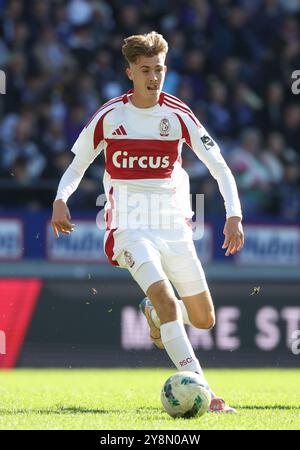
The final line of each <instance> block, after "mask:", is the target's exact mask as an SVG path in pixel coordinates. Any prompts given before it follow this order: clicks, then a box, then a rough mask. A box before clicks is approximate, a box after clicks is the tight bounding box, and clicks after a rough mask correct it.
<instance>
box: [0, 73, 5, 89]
mask: <svg viewBox="0 0 300 450" xmlns="http://www.w3.org/2000/svg"><path fill="white" fill-rule="evenodd" d="M0 94H6V75H5V72H4V71H3V70H0Z"/></svg>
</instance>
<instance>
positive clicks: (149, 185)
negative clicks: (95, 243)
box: [52, 31, 244, 412]
mask: <svg viewBox="0 0 300 450" xmlns="http://www.w3.org/2000/svg"><path fill="white" fill-rule="evenodd" d="M167 51H168V44H167V42H166V41H165V40H164V38H163V37H162V36H161V35H160V34H158V33H156V32H154V31H152V32H151V33H148V34H145V35H135V36H130V37H128V38H127V39H125V41H124V45H123V47H122V52H123V55H124V57H125V59H126V61H127V63H128V67H127V68H126V74H127V76H128V77H129V79H130V80H132V82H133V89H132V90H130V91H129V92H127V93H125V94H124V95H121V96H119V97H117V98H114V99H112V100H110V101H108V102H107V103H105V104H104V105H103V106H101V108H100V109H99V110H98V111H97V112H96V113H95V115H94V116H93V117H92V118H91V120H90V121H89V123H88V124H87V125H86V126H85V128H84V129H83V131H82V132H81V134H80V135H79V137H78V139H77V141H76V142H75V144H74V146H73V148H72V152H73V153H74V154H75V157H74V159H73V161H72V163H71V164H70V166H69V167H68V168H67V170H66V171H65V173H64V175H63V176H62V179H61V181H60V183H59V186H58V192H57V196H56V199H55V201H54V204H53V216H52V226H53V230H54V233H55V235H56V237H59V233H60V232H61V233H65V234H69V233H71V232H72V231H73V230H74V224H72V223H71V222H70V220H71V217H70V212H69V209H68V207H67V200H68V198H69V197H70V195H71V194H72V193H73V192H74V191H75V190H76V189H77V187H78V185H79V183H80V181H81V179H82V177H83V175H84V173H85V171H86V169H87V168H88V166H89V165H90V164H91V163H92V162H93V161H94V159H95V158H96V157H97V155H99V153H100V152H101V151H104V154H105V171H104V177H103V183H104V188H105V193H106V197H107V203H106V206H105V225H106V231H105V235H104V251H105V254H106V255H107V257H108V259H109V261H110V262H111V264H113V265H115V266H119V267H121V268H126V269H128V271H129V272H130V273H131V275H132V277H133V278H134V280H135V281H136V282H137V283H138V284H139V286H140V287H141V288H142V290H143V291H144V292H145V294H146V296H147V297H146V298H145V299H144V300H143V301H142V302H141V304H140V308H141V310H142V311H143V312H144V314H145V316H146V318H147V321H148V324H149V326H150V336H151V339H152V340H153V342H154V344H155V345H156V346H157V347H159V348H165V350H166V351H167V353H168V355H169V357H170V358H171V360H172V361H173V363H174V365H175V366H176V367H177V369H178V370H188V371H193V372H197V373H199V374H200V375H201V376H203V377H204V375H203V372H202V368H201V366H200V363H199V361H198V359H197V357H196V356H195V353H194V350H193V348H192V346H191V343H190V342H189V339H188V336H187V333H186V331H185V328H184V324H188V325H190V326H194V327H197V328H202V329H210V328H212V327H213V326H214V324H215V313H214V305H213V302H212V298H211V295H210V292H209V289H208V286H207V282H206V279H205V275H204V272H203V269H202V266H201V263H200V261H199V259H198V257H197V254H196V250H195V247H194V243H193V231H192V228H191V224H190V219H191V217H192V216H193V212H192V211H191V207H190V199H189V180H188V175H187V173H186V172H185V171H184V170H183V169H182V167H181V148H182V144H183V143H184V142H185V143H187V144H188V146H189V147H190V148H191V150H192V151H194V153H195V154H196V155H197V156H198V158H200V160H201V161H202V162H203V163H204V164H205V165H206V166H207V168H208V169H209V171H210V173H211V174H212V176H213V177H214V178H215V179H216V180H217V183H218V186H219V190H220V192H221V194H222V196H223V199H224V203H225V209H226V223H225V226H224V235H225V239H224V243H223V247H222V248H223V249H226V250H225V252H226V253H225V255H226V256H229V255H233V254H234V253H236V252H238V251H239V250H241V248H242V247H243V243H244V237H243V229H242V225H241V220H242V213H241V206H240V202H239V198H238V193H237V188H236V183H235V181H234V178H233V176H232V173H231V171H230V169H229V168H228V166H227V164H226V163H225V161H224V159H223V157H222V155H221V153H220V149H219V147H218V145H217V143H216V142H214V140H213V139H212V138H211V137H210V135H209V134H208V132H207V131H206V130H205V128H204V127H203V126H202V125H201V124H200V123H199V121H198V119H197V118H196V117H195V115H194V114H193V112H192V111H191V110H190V108H189V107H188V106H187V105H186V104H184V103H183V102H182V101H181V100H179V99H178V98H176V97H174V96H172V95H169V94H167V93H166V92H163V91H162V86H163V83H164V78H165V74H166V70H167V68H166V65H165V58H166V54H167ZM137 204H138V205H139V208H137V206H136V205H137ZM171 283H172V284H173V286H174V287H175V289H176V290H177V292H178V294H179V296H180V300H179V299H177V298H176V296H175V293H174V290H173V287H172V285H171ZM210 411H219V412H235V410H234V409H233V408H231V407H229V406H228V405H226V404H225V402H224V400H223V399H221V398H218V397H216V395H215V394H214V393H213V392H212V401H211V405H210Z"/></svg>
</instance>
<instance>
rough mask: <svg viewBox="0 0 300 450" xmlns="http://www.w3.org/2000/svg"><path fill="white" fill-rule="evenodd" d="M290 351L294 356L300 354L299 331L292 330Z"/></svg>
mask: <svg viewBox="0 0 300 450" xmlns="http://www.w3.org/2000/svg"><path fill="white" fill-rule="evenodd" d="M292 340H293V342H292V345H291V350H292V353H293V354H294V355H299V354H300V330H294V331H293V333H292Z"/></svg>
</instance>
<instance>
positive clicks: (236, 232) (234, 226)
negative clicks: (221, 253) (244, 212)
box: [222, 217, 244, 256]
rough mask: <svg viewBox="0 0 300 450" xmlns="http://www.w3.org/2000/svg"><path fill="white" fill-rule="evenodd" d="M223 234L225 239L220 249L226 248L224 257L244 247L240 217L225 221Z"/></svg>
mask: <svg viewBox="0 0 300 450" xmlns="http://www.w3.org/2000/svg"><path fill="white" fill-rule="evenodd" d="M223 234H224V235H225V239H224V242H223V245H222V248H227V250H226V253H225V256H229V255H234V254H235V253H236V252H239V251H240V250H241V249H242V248H243V246H244V231H243V226H242V219H241V218H240V217H229V218H228V219H227V220H226V223H225V226H224V230H223Z"/></svg>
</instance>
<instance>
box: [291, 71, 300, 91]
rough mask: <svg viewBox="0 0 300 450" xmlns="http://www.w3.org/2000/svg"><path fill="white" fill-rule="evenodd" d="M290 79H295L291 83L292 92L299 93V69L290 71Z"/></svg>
mask: <svg viewBox="0 0 300 450" xmlns="http://www.w3.org/2000/svg"><path fill="white" fill-rule="evenodd" d="M292 79H293V80H295V81H294V82H293V83H292V93H293V94H294V95H298V94H300V70H294V72H293V73H292Z"/></svg>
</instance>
